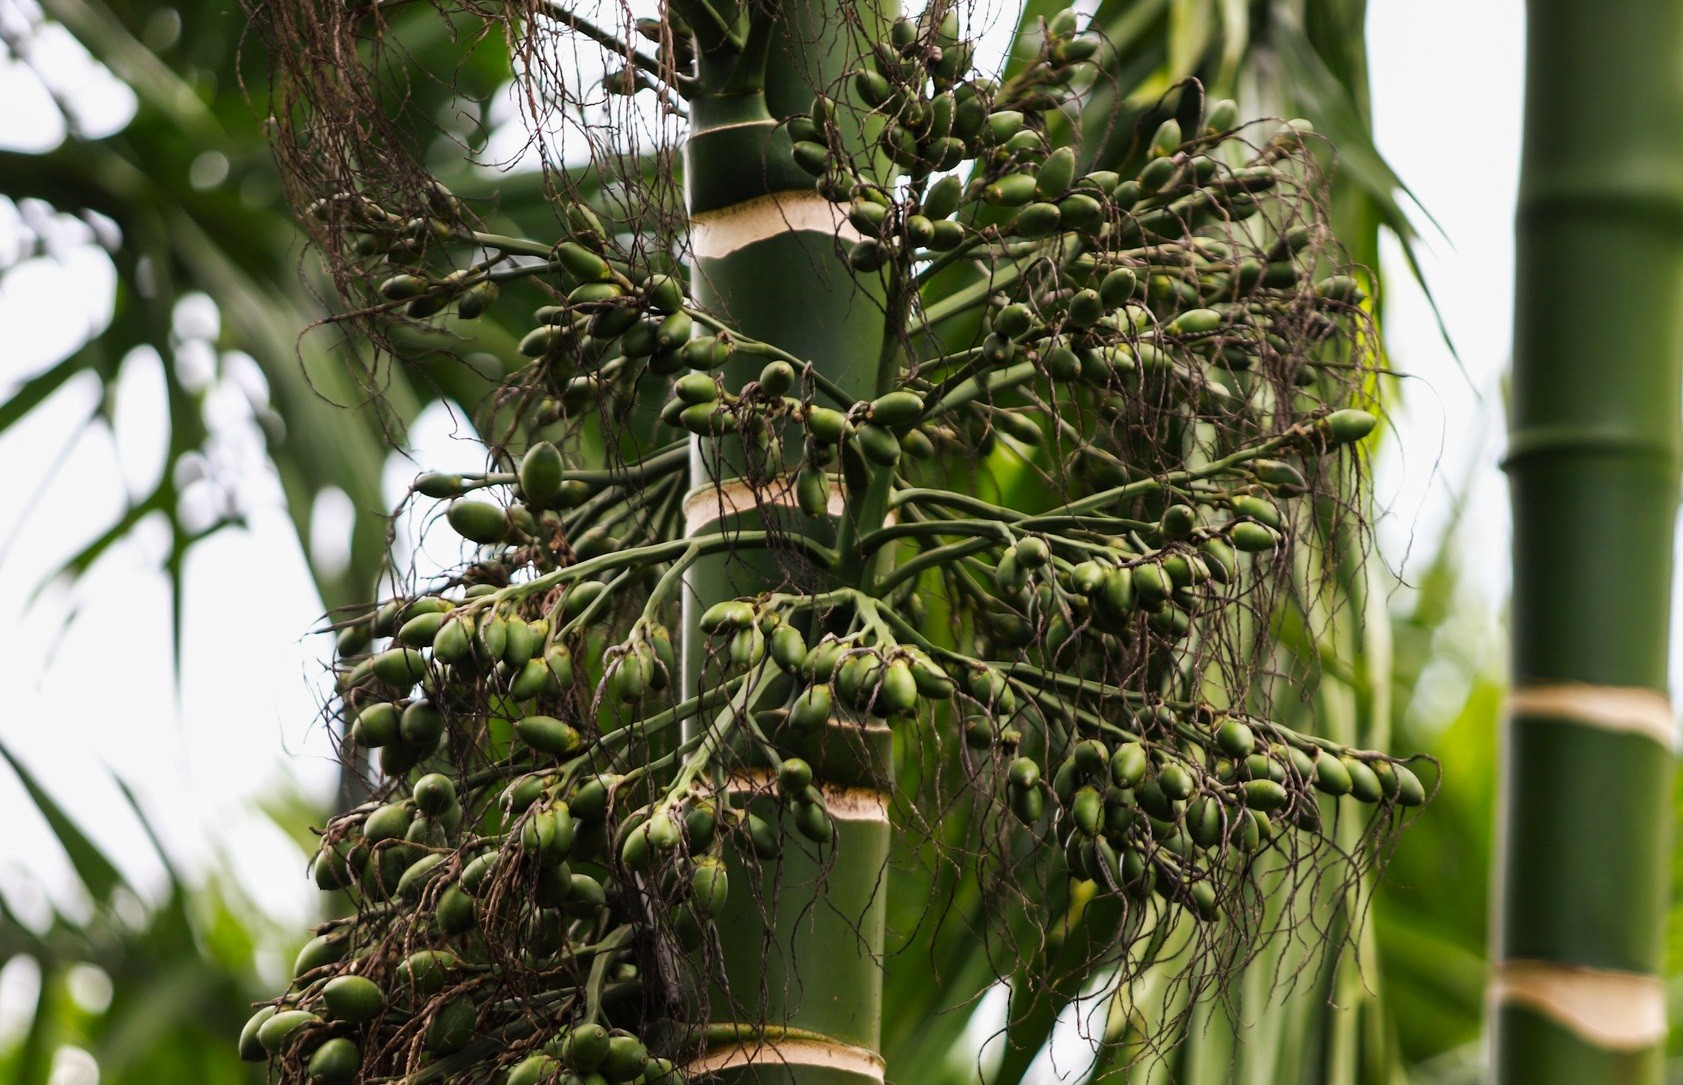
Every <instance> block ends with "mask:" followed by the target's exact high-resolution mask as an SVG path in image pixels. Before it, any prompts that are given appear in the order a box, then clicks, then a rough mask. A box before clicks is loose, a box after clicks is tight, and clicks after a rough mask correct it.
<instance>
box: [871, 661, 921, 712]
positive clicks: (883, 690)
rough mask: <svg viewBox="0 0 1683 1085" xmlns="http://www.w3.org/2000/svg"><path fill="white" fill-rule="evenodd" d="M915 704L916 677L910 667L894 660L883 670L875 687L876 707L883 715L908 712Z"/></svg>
mask: <svg viewBox="0 0 1683 1085" xmlns="http://www.w3.org/2000/svg"><path fill="white" fill-rule="evenodd" d="M916 706H917V679H916V678H914V677H913V676H912V669H911V667H909V666H907V665H906V664H905V663H904V662H903V661H899V660H896V661H895V662H894V663H891V664H890V665H889V666H888V668H887V669H886V670H885V671H883V674H882V684H881V686H879V687H878V689H877V700H876V709H877V711H878V712H880V713H881V714H883V715H885V716H891V715H894V714H896V713H904V712H910V711H911V710H912V709H913V708H915V707H916Z"/></svg>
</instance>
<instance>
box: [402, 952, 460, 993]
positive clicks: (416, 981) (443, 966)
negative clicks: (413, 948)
mask: <svg viewBox="0 0 1683 1085" xmlns="http://www.w3.org/2000/svg"><path fill="white" fill-rule="evenodd" d="M461 963H462V962H461V959H460V958H459V957H457V956H456V955H455V954H454V953H451V952H450V951H449V950H447V949H423V950H421V951H420V952H418V953H411V954H410V955H409V956H407V957H405V958H404V959H403V960H402V961H401V962H400V963H399V964H398V966H397V982H398V983H399V984H401V985H402V986H404V987H412V988H414V989H415V990H416V991H417V992H418V993H420V994H421V995H424V996H425V995H436V994H437V993H438V992H440V991H442V990H444V985H445V983H446V982H448V980H449V978H450V973H451V972H453V971H455V970H456V968H458V967H459V966H460V965H461Z"/></svg>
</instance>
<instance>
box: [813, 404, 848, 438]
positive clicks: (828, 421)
mask: <svg viewBox="0 0 1683 1085" xmlns="http://www.w3.org/2000/svg"><path fill="white" fill-rule="evenodd" d="M806 427H807V431H808V432H809V433H811V434H812V438H813V440H815V441H818V442H819V443H821V444H835V443H836V442H837V441H840V440H841V439H842V437H844V436H845V435H846V433H847V428H848V427H847V416H846V415H844V414H842V413H841V412H840V411H836V410H831V409H830V408H829V407H812V408H809V409H808V411H807V415H806Z"/></svg>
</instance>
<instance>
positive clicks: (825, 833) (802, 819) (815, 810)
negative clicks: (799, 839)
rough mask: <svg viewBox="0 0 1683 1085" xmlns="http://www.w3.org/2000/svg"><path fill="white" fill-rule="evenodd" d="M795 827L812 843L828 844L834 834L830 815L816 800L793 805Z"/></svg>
mask: <svg viewBox="0 0 1683 1085" xmlns="http://www.w3.org/2000/svg"><path fill="white" fill-rule="evenodd" d="M795 828H796V830H797V831H799V832H800V834H801V835H802V836H804V837H806V838H807V839H808V840H810V841H812V842H813V843H814V844H828V843H829V842H830V841H831V839H832V838H833V837H834V835H835V828H834V827H833V826H832V825H831V824H830V815H829V814H828V813H827V812H825V810H824V807H823V805H822V804H821V803H816V802H803V803H797V804H796V805H795Z"/></svg>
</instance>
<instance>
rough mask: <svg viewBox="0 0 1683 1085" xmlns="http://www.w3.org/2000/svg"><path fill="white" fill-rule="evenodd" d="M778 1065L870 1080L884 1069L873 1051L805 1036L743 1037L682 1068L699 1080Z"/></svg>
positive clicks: (880, 1078)
mask: <svg viewBox="0 0 1683 1085" xmlns="http://www.w3.org/2000/svg"><path fill="white" fill-rule="evenodd" d="M779 1064H781V1065H784V1066H809V1067H822V1068H824V1069H827V1070H837V1071H840V1072H842V1073H846V1074H853V1075H855V1076H857V1077H862V1078H866V1079H869V1080H871V1081H883V1080H884V1079H885V1070H886V1067H885V1064H884V1062H883V1058H882V1056H881V1055H879V1054H877V1053H876V1052H875V1051H872V1050H870V1049H868V1048H863V1047H856V1046H855V1045H853V1044H849V1043H844V1042H842V1041H841V1040H832V1039H830V1038H829V1037H827V1036H816V1035H812V1034H806V1035H800V1036H792V1035H781V1036H779V1035H760V1036H755V1037H753V1038H752V1039H747V1038H744V1039H743V1040H739V1041H737V1042H736V1043H735V1044H733V1045H732V1046H730V1047H724V1048H715V1049H713V1050H711V1051H708V1052H706V1053H704V1054H702V1055H699V1056H697V1057H696V1058H694V1059H692V1060H690V1062H688V1063H687V1064H685V1066H684V1073H685V1074H687V1075H689V1076H690V1077H700V1076H703V1075H707V1074H716V1073H719V1072H720V1071H722V1070H731V1069H736V1068H738V1067H745V1066H767V1065H779Z"/></svg>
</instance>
